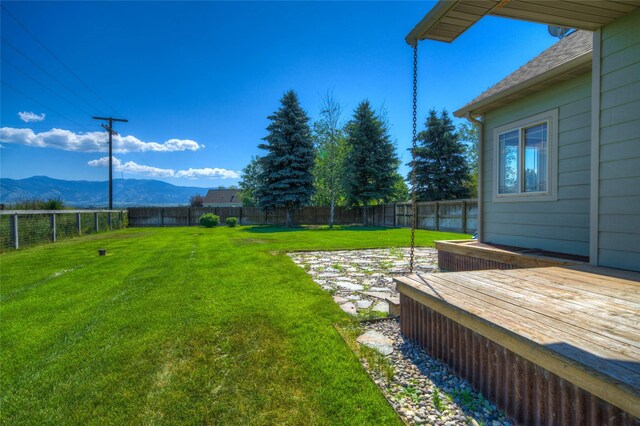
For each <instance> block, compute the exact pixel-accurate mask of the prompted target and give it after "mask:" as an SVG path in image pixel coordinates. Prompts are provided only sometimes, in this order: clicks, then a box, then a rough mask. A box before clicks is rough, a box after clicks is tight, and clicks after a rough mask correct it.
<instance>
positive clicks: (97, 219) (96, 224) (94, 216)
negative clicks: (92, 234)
mask: <svg viewBox="0 0 640 426" xmlns="http://www.w3.org/2000/svg"><path fill="white" fill-rule="evenodd" d="M93 222H94V225H95V227H96V232H100V218H99V217H98V212H95V213H94V214H93Z"/></svg>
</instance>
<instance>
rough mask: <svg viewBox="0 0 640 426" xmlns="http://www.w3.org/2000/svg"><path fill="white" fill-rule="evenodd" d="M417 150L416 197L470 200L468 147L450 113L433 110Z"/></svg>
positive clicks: (422, 199)
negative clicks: (461, 140)
mask: <svg viewBox="0 0 640 426" xmlns="http://www.w3.org/2000/svg"><path fill="white" fill-rule="evenodd" d="M417 144H418V147H417V148H416V151H415V157H416V158H415V163H414V164H413V166H414V167H415V173H416V184H417V188H416V192H417V194H416V196H417V199H418V200H420V201H436V200H454V199H460V198H468V197H469V195H470V194H469V185H468V182H469V179H470V176H469V168H468V165H467V162H466V158H465V148H464V146H463V144H462V143H460V141H459V138H458V134H457V133H456V131H455V126H454V125H453V122H452V121H451V118H449V114H448V113H447V111H442V114H441V115H440V117H438V116H437V114H436V111H435V110H431V111H429V116H428V117H427V121H426V129H425V130H423V131H422V132H420V133H419V134H418V140H417Z"/></svg>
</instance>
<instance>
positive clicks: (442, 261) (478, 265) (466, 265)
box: [438, 250, 518, 272]
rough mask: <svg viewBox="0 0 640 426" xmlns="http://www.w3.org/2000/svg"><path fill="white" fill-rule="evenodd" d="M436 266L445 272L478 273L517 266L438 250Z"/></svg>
mask: <svg viewBox="0 0 640 426" xmlns="http://www.w3.org/2000/svg"><path fill="white" fill-rule="evenodd" d="M438 266H439V267H440V269H443V270H446V271H453V272H458V271H478V270H484V269H515V268H517V267H518V266H516V265H512V264H509V263H503V262H496V261H495V260H488V259H482V258H480V257H473V256H467V255H464V254H459V253H451V252H448V251H443V250H438Z"/></svg>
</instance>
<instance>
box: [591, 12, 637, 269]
mask: <svg viewBox="0 0 640 426" xmlns="http://www.w3.org/2000/svg"><path fill="white" fill-rule="evenodd" d="M600 81H601V83H600V84H601V88H600V90H601V91H600V93H601V99H600V109H601V115H600V182H599V183H600V188H599V210H600V212H599V213H600V214H599V221H598V228H599V233H598V256H599V264H600V265H603V266H610V267H615V268H623V269H633V270H640V10H636V11H635V12H633V13H631V14H629V15H627V16H626V17H624V18H622V19H620V20H618V21H616V22H614V23H612V24H610V25H608V26H606V27H605V28H603V30H602V73H601V80H600Z"/></svg>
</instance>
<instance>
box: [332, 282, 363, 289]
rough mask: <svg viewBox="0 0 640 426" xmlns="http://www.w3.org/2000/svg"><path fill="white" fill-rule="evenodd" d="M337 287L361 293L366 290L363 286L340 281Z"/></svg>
mask: <svg viewBox="0 0 640 426" xmlns="http://www.w3.org/2000/svg"><path fill="white" fill-rule="evenodd" d="M336 286H337V287H340V288H343V289H345V290H353V291H359V290H362V289H364V287H363V286H361V285H360V284H353V283H350V282H347V281H338V282H336Z"/></svg>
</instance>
